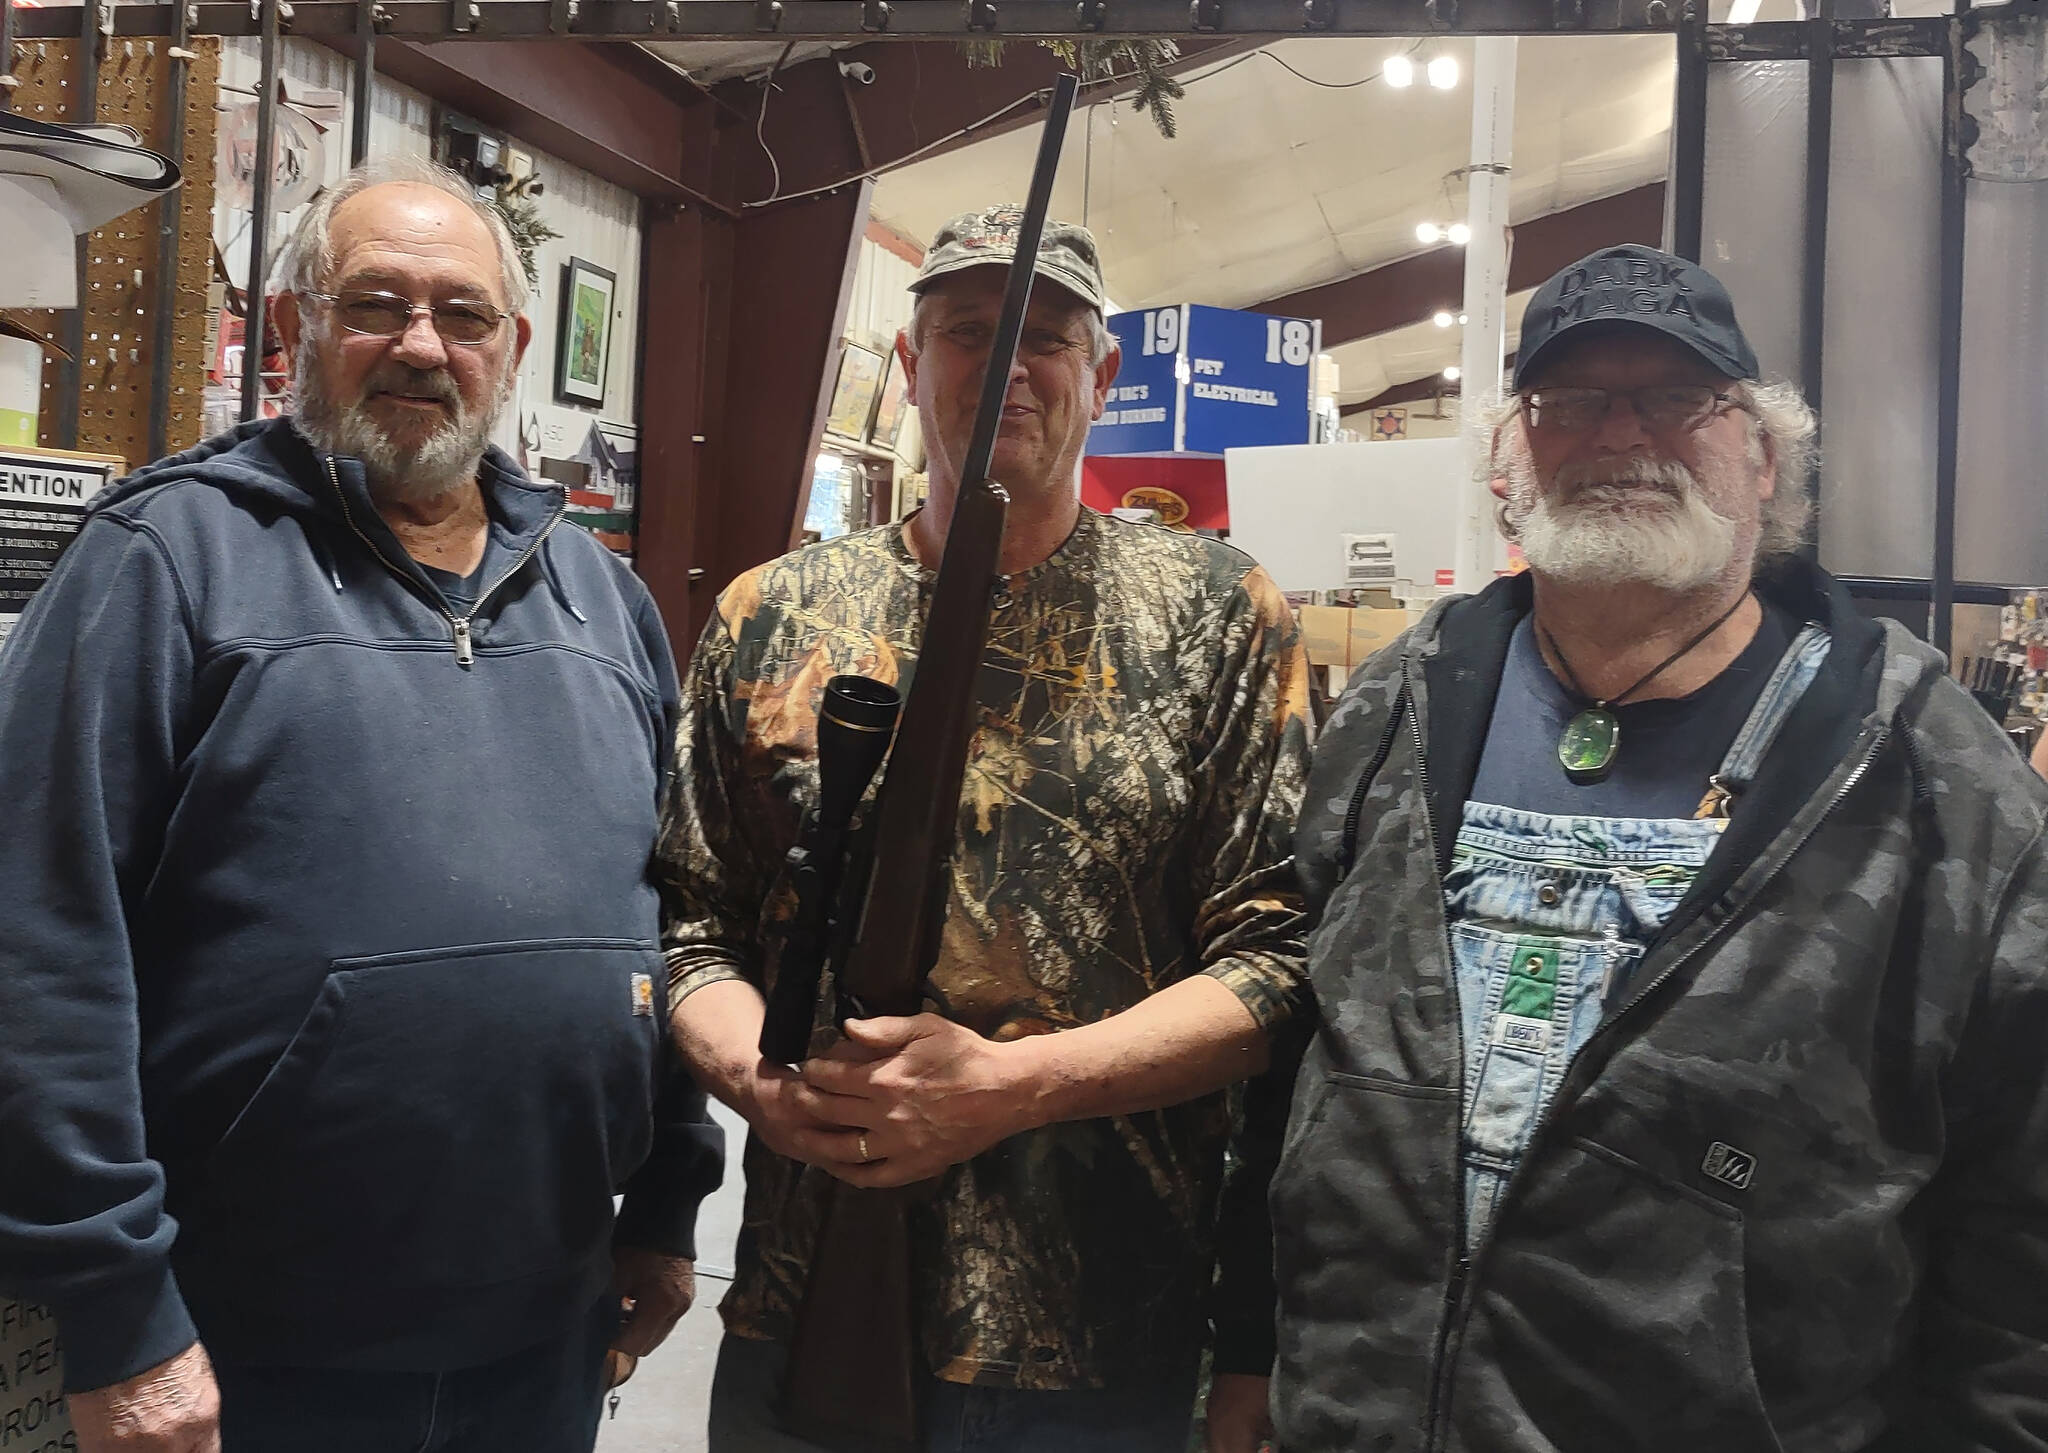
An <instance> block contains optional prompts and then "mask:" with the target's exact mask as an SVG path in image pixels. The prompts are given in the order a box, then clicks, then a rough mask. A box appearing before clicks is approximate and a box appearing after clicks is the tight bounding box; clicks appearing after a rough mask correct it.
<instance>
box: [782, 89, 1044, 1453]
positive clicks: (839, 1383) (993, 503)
mask: <svg viewBox="0 0 2048 1453" xmlns="http://www.w3.org/2000/svg"><path fill="white" fill-rule="evenodd" d="M1078 85H1079V83H1078V82H1077V81H1076V80H1075V78H1074V77H1072V76H1067V75H1063V76H1061V77H1059V79H1058V80H1057V81H1056V82H1055V83H1054V86H1053V93H1052V102H1051V105H1050V106H1049V108H1048V109H1047V113H1046V120H1045V132H1044V135H1043V136H1042V137H1041V138H1040V140H1039V144H1038V165H1037V168H1036V169H1035V170H1034V171H1033V173H1032V176H1031V192H1030V196H1029V199H1028V201H1027V202H1026V204H1025V208H1024V217H1023V221H1022V223H1021V225H1020V226H1019V227H1018V230H1017V255H1016V258H1015V260H1014V261H1012V262H1011V264H1010V276H1009V283H1008V286H1007V287H1006V289H1005V291H1004V293H1003V311H1002V314H1001V317H1000V319H999V320H998V322H997V324H996V336H995V339H994V342H993V343H992V345H991V347H990V349H989V359H988V372H987V374H986V375H985V376H984V377H983V379H982V387H981V405H980V410H979V412H977V413H976V414H975V417H974V433H973V435H972V436H971V438H970V440H969V443H968V447H967V456H966V458H965V459H964V460H963V461H962V466H961V475H960V492H959V496H958V498H957V499H956V500H955V502H954V505H953V521H952V524H951V526H950V527H949V528H948V529H947V532H946V551H945V556H944V558H943V559H942V560H941V561H940V564H939V578H938V582H937V584H936V585H935V586H934V587H933V589H932V603H931V610H930V613H929V615H928V616H927V617H926V619H925V628H924V639H923V641H922V643H921V645H920V646H919V648H918V655H917V667H916V672H915V676H914V679H913V680H912V683H911V687H910V695H909V699H908V700H907V701H905V702H904V703H903V704H902V722H901V725H900V726H897V729H896V733H895V745H894V747H893V748H889V732H890V728H891V727H892V726H896V716H897V696H896V692H895V690H894V688H892V687H890V686H888V685H886V684H885V683H883V682H879V681H872V680H869V679H868V678H866V677H862V676H836V677H834V678H833V679H832V680H831V682H830V683H828V684H827V686H826V691H825V702H824V705H823V707H822V708H821V710H820V713H819V724H818V777H819V789H818V806H817V808H816V810H815V811H814V812H812V813H810V814H808V815H807V817H806V821H805V825H804V831H803V835H802V838H801V840H800V841H799V843H798V845H797V847H795V848H794V849H792V850H791V852H790V859H789V862H790V868H791V871H792V876H793V878H794V880H795V882H796V887H797V896H798V911H797V919H796V922H795V923H794V924H793V925H792V929H791V932H790V934H789V937H788V939H787V941H786V943H785V946H784V950H783V954H782V958H781V961H780V963H779V964H778V966H777V969H776V978H775V987H774V989H773V991H772V992H771V994H770V995H769V1000H768V1013H767V1019H766V1021H765V1022H764V1023H763V1025H762V1028H761V1054H762V1057H763V1058H765V1059H768V1060H770V1061H773V1062H775V1063H779V1064H794V1063H797V1062H798V1061H800V1060H802V1059H803V1058H804V1057H805V1055H806V1054H807V1053H808V1048H809V1042H810V1036H811V1025H812V1020H813V1018H814V1016H815V1012H816V1006H817V995H818V985H819V982H820V980H821V976H822V972H823V970H824V969H825V968H826V967H827V966H829V967H830V968H831V969H832V975H833V983H834V986H835V993H836V1002H835V1005H834V1016H833V1017H834V1019H835V1021H836V1022H842V1023H843V1022H844V1021H845V1020H847V1019H849V1018H867V1017H870V1016H873V1015H878V1014H887V1015H901V1014H915V1013H917V1012H918V1010H919V1009H920V1008H921V1007H922V1005H923V1003H924V983H925V976H926V975H927V974H929V973H930V972H931V969H932V966H933V964H935V963H936V962H937V961H938V957H939V934H940V930H941V929H942V928H943V927H944V925H945V916H946V894H947V884H948V880H949V877H950V873H951V868H952V858H953V842H954V833H955V829H956V827H957V825H958V822H959V816H960V787H961V782H962V780H963V778H964V777H965V776H966V772H967V751H968V747H969V744H970V743H971V742H972V740H973V737H974V728H975V722H976V716H977V708H976V701H975V697H976V690H975V688H976V684H977V680H978V678H979V676H980V674H981V658H982V652H983V650H984V648H985V647H986V645H987V642H988V616H989V605H990V602H991V600H992V598H993V596H994V594H995V588H996V583H997V577H998V571H997V566H998V565H999V563H1000V562H1001V559H1002V547H1003V522H1004V519H1005V517H1006V515H1007V514H1008V512H1009V506H1010V496H1009V494H1008V492H1007V491H1006V490H1004V488H1003V487H1002V486H1001V485H1000V484H997V483H996V482H995V481H994V480H992V479H990V478H989V477H988V465H989V457H990V455H991V454H992V453H993V452H994V450H995V441H996V430H997V429H998V428H999V427H1000V426H1001V424H1002V413H1003V403H1004V400H1005V398H1006V397H1007V395H1008V393H1009V389H1010V369H1011V366H1012V363H1013V361H1014V360H1015V358H1016V353H1017V340H1018V337H1019V336H1020V334H1021V333H1022V332H1023V327H1024V310H1025V308H1026V307H1027V306H1028V305H1029V303H1030V301H1031V282H1032V276H1033V270H1034V268H1035V267H1036V265H1037V261H1038V244H1039V239H1040V238H1041V237H1042V236H1043V234H1044V231H1045V214H1046V209H1047V207H1048V206H1049V205H1050V203H1051V200H1052V183H1053V175H1054V173H1055V172H1056V171H1057V170H1058V168H1059V156H1060V143H1061V142H1062V141H1063V140H1065V138H1066V134H1067V116H1068V113H1069V112H1070V111H1071V110H1072V108H1073V104H1074V93H1075V90H1076V89H1077V87H1078ZM885 749H887V750H888V754H889V765H888V770H887V771H886V772H885V773H884V774H883V777H882V786H881V790H880V791H879V792H878V793H877V794H876V798H875V806H874V809H873V811H872V813H871V814H870V820H871V821H872V823H873V827H872V832H871V835H870V833H869V832H866V831H863V832H862V833H861V834H859V835H853V834H852V833H851V832H850V826H851V822H852V817H853V811H854V807H855V805H856V804H857V803H858V802H859V801H860V798H861V795H862V794H863V793H864V792H865V791H866V790H867V786H868V783H869V782H870V781H871V780H873V777H874V773H875V769H876V766H877V765H878V764H879V763H880V761H881V758H882V754H883V752H884V750H885ZM826 1184H827V1196H826V1201H825V1209H824V1218H823V1221H822V1222H821V1224H820V1227H819V1232H818V1240H817V1244H816V1245H815V1247H814V1248H813V1250H812V1253H811V1265H810V1278H809V1281H808V1282H807V1284H806V1285H805V1288H804V1297H803V1303H802V1306H801V1308H800V1309H799V1311H798V1313H797V1325H796V1333H795V1336H794V1338H793V1339H792V1340H791V1343H790V1358H789V1371H788V1374H787V1376H786V1377H785V1379H784V1382H783V1389H782V1405H781V1413H782V1422H783V1426H784V1427H785V1428H787V1429H788V1430H789V1431H790V1432H792V1433H794V1434H796V1435H797V1436H799V1437H802V1438H807V1439H810V1440H811V1441H812V1442H816V1443H821V1444H824V1445H825V1446H827V1447H829V1448H835V1449H840V1450H845V1453H915V1450H918V1449H921V1448H922V1447H923V1439H922V1429H921V1426H920V1417H919V1407H918V1402H919V1389H920V1388H921V1386H922V1385H923V1383H924V1381H925V1379H926V1377H927V1376H928V1375H929V1373H928V1371H927V1369H926V1367H925V1365H924V1353H923V1348H922V1346H921V1344H920V1342H919V1339H918V1333H917V1323H916V1319H915V1315H914V1312H913V1308H912V1304H911V1284H910V1278H911V1264H910V1230H909V1222H908V1218H907V1212H908V1209H909V1201H910V1198H911V1196H912V1195H913V1194H915V1192H914V1191H913V1190H912V1189H911V1188H908V1187H906V1188H903V1189H898V1190H863V1189H859V1188H856V1187H853V1186H849V1185H846V1184H845V1183H844V1182H841V1181H837V1180H830V1181H827V1183H826Z"/></svg>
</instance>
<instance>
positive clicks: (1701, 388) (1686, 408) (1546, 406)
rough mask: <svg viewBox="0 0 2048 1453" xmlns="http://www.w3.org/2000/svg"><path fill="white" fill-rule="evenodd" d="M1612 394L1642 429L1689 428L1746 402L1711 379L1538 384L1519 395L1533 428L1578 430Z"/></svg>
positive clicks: (1602, 410) (1603, 411) (1592, 423)
mask: <svg viewBox="0 0 2048 1453" xmlns="http://www.w3.org/2000/svg"><path fill="white" fill-rule="evenodd" d="M1616 399H1627V400H1628V405H1629V407H1630V408H1631V409H1633V410H1634V411H1635V416H1636V418H1637V419H1639V420H1640V421H1641V422H1642V425H1643V427H1644V428H1645V429H1649V430H1651V431H1653V432H1656V433H1666V434H1669V433H1690V432H1691V431H1692V430H1694V429H1698V428H1701V427H1703V426H1704V425H1705V424H1706V423H1707V421H1708V420H1709V419H1714V418H1718V417H1720V416H1721V415H1722V414H1725V413H1727V412H1728V410H1730V409H1746V408H1748V407H1749V406H1748V405H1747V404H1745V403H1743V402H1742V400H1741V399H1739V398H1737V397H1736V396H1735V395H1734V394H1728V393H1722V392H1721V391H1720V390H1719V389H1717V388H1715V387H1713V386H1712V385H1711V384H1704V383H1677V384H1659V385H1657V386H1655V387H1653V388H1624V389H1609V388H1539V389H1531V390H1530V391H1529V392H1528V393H1526V394H1523V395H1522V412H1523V414H1524V416H1525V417H1527V419H1528V421H1529V427H1530V428H1532V429H1543V430H1546V431H1548V432H1551V433H1557V434H1580V433H1584V432H1585V431H1586V430H1588V429H1591V428H1595V427H1597V426H1598V425H1599V423H1600V421H1601V420H1602V419H1605V418H1606V417H1607V411H1608V410H1609V409H1611V408H1613V407H1614V401H1615V400H1616Z"/></svg>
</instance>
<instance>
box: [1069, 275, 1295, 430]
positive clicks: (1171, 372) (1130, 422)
mask: <svg viewBox="0 0 2048 1453" xmlns="http://www.w3.org/2000/svg"><path fill="white" fill-rule="evenodd" d="M1109 328H1110V331H1111V332H1112V333H1114V334H1115V335H1116V337H1117V342H1118V343H1119V344H1120V345H1122V348H1123V363H1122V368H1121V370H1120V371H1119V373H1118V375H1117V379H1116V383H1115V384H1114V385H1113V386H1112V387H1111V390H1110V398H1109V403H1108V406H1107V408H1106V409H1105V411H1104V413H1103V416H1102V419H1101V420H1100V422H1098V423H1097V424H1096V425H1095V427H1094V429H1092V430H1091V431H1090V432H1089V435H1088V452H1089V453H1090V454H1165V453H1182V454H1206V455H1217V454H1221V453H1222V452H1223V451H1224V450H1225V449H1237V448H1244V447H1248V446H1252V445H1259V444H1305V443H1307V442H1308V441H1309V438H1310V409H1311V407H1312V402H1313V401H1312V399H1311V396H1310V390H1311V388H1312V380H1313V369H1314V366H1315V356H1316V345H1317V334H1318V332H1319V331H1320V330H1319V327H1318V325H1317V324H1316V323H1315V322H1314V321H1313V320H1310V319H1307V318H1275V317H1269V316H1267V315H1265V314H1263V313H1243V312H1238V311H1235V310H1234V309H1230V308H1211V307H1205V306H1203V305H1202V304H1199V303H1184V304H1182V305H1180V306H1179V307H1170V308H1148V309H1145V310H1143V311H1141V312H1132V313H1118V314H1116V315H1115V316H1114V317H1112V318H1110V319H1109Z"/></svg>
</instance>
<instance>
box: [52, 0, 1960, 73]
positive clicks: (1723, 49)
mask: <svg viewBox="0 0 2048 1453" xmlns="http://www.w3.org/2000/svg"><path fill="white" fill-rule="evenodd" d="M1088 3H1089V0H1084V3H1083V4H1082V5H1078V6H1077V5H1075V4H1073V3H1070V0H995V8H996V19H997V25H996V29H995V31H994V32H990V31H988V30H986V29H983V28H977V27H972V26H970V25H969V24H968V23H967V17H966V14H965V12H964V7H959V6H953V5H947V4H940V3H937V0H932V3H929V4H923V3H921V4H918V5H914V6H913V5H899V6H895V7H892V8H891V9H890V11H889V14H888V25H887V28H885V29H882V30H879V31H878V30H874V29H871V28H868V27H866V26H864V25H863V24H862V19H863V16H864V14H865V12H866V7H865V6H864V5H863V3H862V0H782V3H781V5H780V6H779V7H770V8H768V9H766V10H765V11H764V8H763V7H762V6H760V5H758V4H756V3H755V0H583V3H581V4H580V5H579V7H578V8H577V9H576V12H575V16H574V19H573V21H572V22H571V24H570V26H569V28H568V29H567V30H566V31H563V30H561V29H558V28H551V26H550V20H551V18H553V17H554V16H555V14H556V8H555V5H554V0H481V3H480V4H479V5H478V9H479V11H480V12H481V18H480V19H479V20H478V21H477V23H476V24H474V25H464V26H461V27H458V26H457V25H456V24H455V22H454V18H453V16H452V15H451V10H450V6H449V5H447V4H445V3H442V0H382V3H379V4H377V5H376V6H375V7H374V9H375V11H376V13H377V16H378V21H377V26H376V30H377V34H378V35H380V36H384V37H386V38H388V39H393V40H417V41H445V40H523V39H524V40H537V39H547V38H550V37H552V38H555V39H562V40H578V41H590V42H597V43H602V42H606V41H636V40H747V39H753V38H758V37H762V36H772V37H778V38H781V39H784V40H853V41H876V40H927V39H956V38H974V37H977V36H979V37H986V36H988V35H989V34H991V33H993V34H995V35H997V36H999V37H1002V36H1018V37H1027V38H1028V37H1040V36H1042V37H1049V38H1058V39H1064V38H1088V37H1104V38H1109V39H1117V38H1124V37H1139V36H1165V37H1182V36H1214V35H1232V36H1242V37H1245V38H1248V39H1252V38H1257V39H1267V40H1285V39H1288V38H1289V37H1292V36H1301V35H1333V36H1416V35H1468V36H1469V35H1584V34H1614V33H1625V34H1644V35H1657V34H1682V33H1684V32H1685V31H1686V30H1687V29H1691V30H1693V31H1694V32H1695V33H1696V34H1697V35H1698V36H1700V37H1701V39H1702V41H1703V52H1704V59H1706V60H1709V61H1728V60H1803V59H1805V58H1806V56H1807V54H1808V51H1809V45H1810V40H1809V32H1810V28H1811V27H1810V22H1801V21H1774V22H1766V23H1760V24H1755V25H1720V24H1705V23H1702V22H1701V21H1700V19H1699V17H1698V15H1697V13H1696V11H1695V10H1694V9H1693V7H1691V6H1685V7H1674V6H1672V5H1671V4H1669V3H1668V0H1587V3H1586V4H1585V6H1584V9H1583V11H1582V12H1580V13H1578V15H1577V18H1575V19H1561V18H1560V14H1561V13H1566V12H1568V10H1569V7H1560V6H1558V5H1556V4H1555V3H1553V0H1459V3H1458V4H1456V5H1451V4H1448V3H1444V0H1316V4H1315V6H1314V8H1313V9H1312V8H1311V7H1310V5H1309V4H1308V3H1307V0H1217V5H1216V8H1215V11H1214V12H1213V14H1214V19H1215V20H1216V24H1215V25H1214V26H1209V25H1201V26H1198V25H1196V24H1195V23H1194V21H1193V17H1192V16H1191V14H1190V12H1189V9H1188V6H1187V5H1186V4H1185V3H1184V0H1099V4H1100V19H1101V24H1100V26H1099V27H1098V26H1096V25H1095V24H1093V23H1092V21H1091V22H1090V23H1086V24H1084V23H1083V19H1082V15H1081V13H1080V12H1081V11H1082V10H1084V9H1087V8H1088ZM176 8H177V7H176V6H175V5H174V4H173V3H171V0H133V3H123V4H122V5H120V7H119V8H118V9H117V10H116V11H115V12H114V15H113V26H114V28H113V32H112V33H113V34H114V35H115V36H116V37H124V38H125V37H130V36H132V37H135V38H137V39H144V38H149V37H159V38H161V37H167V36H170V35H173V34H175V33H176V20H175V11H176ZM189 8H190V10H191V11H192V16H191V21H192V23H191V25H190V27H189V29H190V33H191V34H193V35H219V36H260V35H261V34H262V33H263V25H262V20H261V17H260V14H252V7H251V6H250V5H249V4H247V3H245V0H196V3H193V4H191V5H190V6H189ZM289 8H290V11H291V14H290V18H289V21H288V22H287V24H286V26H285V28H286V29H287V30H288V31H289V33H291V34H293V35H301V36H306V37H308V38H310V39H325V38H331V39H337V40H344V39H348V38H352V37H354V36H355V35H356V33H357V28H358V26H359V24H360V15H361V11H362V6H361V4H360V0H293V3H292V4H291V6H290V7H289ZM1674 12H1676V13H1674ZM764 13H765V14H766V15H768V16H769V17H770V18H769V19H767V20H764V19H763V18H762V17H763V15H764ZM1091 13H1092V12H1091ZM1325 14H1327V17H1328V18H1327V20H1326V21H1325V20H1319V19H1318V18H1317V17H1319V16H1323V15H1325ZM13 18H14V23H15V24H14V32H15V38H16V39H17V40H64V39H68V38H71V37H75V36H77V35H78V33H79V29H80V11H79V8H78V7H76V6H68V5H66V6H49V7H37V8H28V9H22V10H19V11H18V12H17V13H16V14H15V15H14V17H13ZM1947 24H1948V21H1947V19H1946V18H1945V17H1932V18H1929V17H1908V18H1904V19H1877V20H1837V21H1836V22H1835V23H1834V45H1833V53H1834V55H1835V57H1836V58H1837V59H1840V60H1851V59H1862V58H1871V57H1879V56H1906V55H1921V56H1937V55H1940V54H1941V53H1942V48H1943V45H1944V43H1945V42H1944V39H1943V36H1944V33H1945V29H1946V26H1947ZM1681 63H1682V64H1683V63H1684V57H1683V56H1681Z"/></svg>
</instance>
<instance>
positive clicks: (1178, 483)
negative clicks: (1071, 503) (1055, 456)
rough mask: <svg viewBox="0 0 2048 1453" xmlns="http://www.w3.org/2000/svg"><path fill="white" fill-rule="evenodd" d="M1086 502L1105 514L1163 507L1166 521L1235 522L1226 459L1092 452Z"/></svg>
mask: <svg viewBox="0 0 2048 1453" xmlns="http://www.w3.org/2000/svg"><path fill="white" fill-rule="evenodd" d="M1081 502H1082V503H1083V504H1085V505H1087V506H1088V507H1089V508H1090V509H1096V510H1101V511H1102V512H1103V513H1104V514H1107V513H1109V511H1111V510H1115V509H1149V510H1157V511H1158V512H1159V521H1160V523H1161V524H1165V525H1171V526H1173V527H1174V528H1175V529H1186V530H1227V529H1229V528H1230V499H1229V495H1228V493H1227V492H1226V491H1225V489H1224V486H1223V461H1222V460H1221V459H1187V458H1148V457H1146V456H1144V455H1138V454H1097V455H1091V456H1089V457H1088V458H1086V459H1083V460H1082V461H1081Z"/></svg>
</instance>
